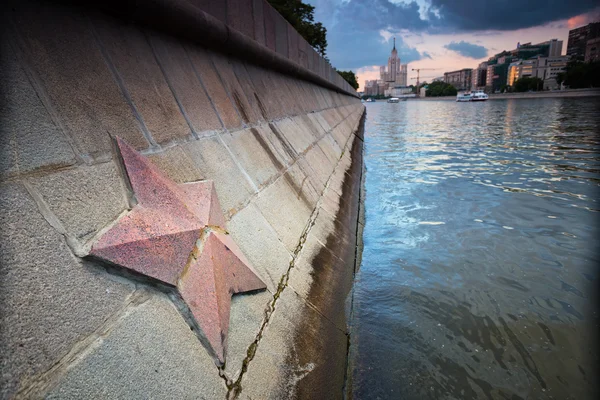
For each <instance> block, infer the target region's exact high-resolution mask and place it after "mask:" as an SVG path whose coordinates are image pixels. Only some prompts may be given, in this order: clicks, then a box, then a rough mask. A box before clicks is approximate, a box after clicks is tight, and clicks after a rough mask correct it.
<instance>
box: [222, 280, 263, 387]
mask: <svg viewBox="0 0 600 400" xmlns="http://www.w3.org/2000/svg"><path fill="white" fill-rule="evenodd" d="M271 301H273V295H272V293H271V292H269V291H263V292H258V293H252V294H244V293H240V294H236V295H234V296H233V297H232V298H231V316H230V321H229V334H228V338H227V363H226V364H225V373H226V374H227V377H228V378H229V379H231V380H232V381H235V380H236V379H237V378H238V376H239V374H240V372H241V371H242V365H243V361H244V359H245V358H246V356H247V355H248V348H249V347H250V345H251V344H252V342H254V340H256V336H257V335H258V332H259V331H260V327H261V325H262V323H263V320H264V318H265V310H266V309H267V307H268V306H269V303H270V302H271Z"/></svg>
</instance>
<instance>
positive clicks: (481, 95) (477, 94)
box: [471, 90, 489, 101]
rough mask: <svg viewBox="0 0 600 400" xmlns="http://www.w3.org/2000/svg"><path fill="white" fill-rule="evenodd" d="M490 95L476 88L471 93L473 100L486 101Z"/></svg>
mask: <svg viewBox="0 0 600 400" xmlns="http://www.w3.org/2000/svg"><path fill="white" fill-rule="evenodd" d="M487 99H489V96H488V95H487V94H485V92H484V91H483V90H476V91H474V92H473V94H472V95H471V101H486V100H487Z"/></svg>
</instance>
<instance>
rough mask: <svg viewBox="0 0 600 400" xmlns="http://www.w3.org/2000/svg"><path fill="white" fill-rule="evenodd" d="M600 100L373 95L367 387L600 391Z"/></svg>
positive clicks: (363, 340) (384, 390) (359, 304)
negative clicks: (384, 98) (598, 370)
mask: <svg viewBox="0 0 600 400" xmlns="http://www.w3.org/2000/svg"><path fill="white" fill-rule="evenodd" d="M599 132H600V99H599V98H594V99H527V100H499V101H488V102H485V103H455V102H449V101H432V102H428V101H421V102H418V101H407V102H402V103H398V104H388V103H384V102H377V103H370V104H367V121H366V126H365V165H366V175H365V188H366V200H365V210H366V223H365V227H364V237H363V239H364V253H363V259H362V264H361V267H360V270H359V271H358V272H357V274H356V282H355V287H354V293H353V297H354V302H353V311H352V318H351V334H352V335H351V348H350V349H351V366H352V368H351V378H352V381H351V382H352V392H353V397H354V398H355V399H486V398H494V399H587V398H594V397H595V394H597V385H596V383H595V382H596V380H597V377H596V375H595V368H594V366H597V363H598V352H597V347H596V346H595V339H597V332H598V322H599V318H598V308H597V307H598V302H597V290H598V288H599V285H598V278H599V276H598V269H599V260H600V255H599V252H598V251H597V249H596V246H597V243H598V238H600V235H599V233H600V232H599V230H600V229H599V222H600V221H599V217H600V213H599V211H600V204H599V189H600V138H599Z"/></svg>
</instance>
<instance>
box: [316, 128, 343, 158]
mask: <svg viewBox="0 0 600 400" xmlns="http://www.w3.org/2000/svg"><path fill="white" fill-rule="evenodd" d="M317 145H318V146H319V147H320V148H321V150H322V151H323V153H324V154H325V155H326V156H327V159H328V160H329V161H330V162H331V163H332V164H333V165H335V164H336V163H337V162H338V160H339V159H340V157H341V156H342V147H340V146H339V145H338V144H337V142H336V141H335V140H334V139H333V137H332V136H331V135H325V136H324V137H323V138H322V139H321V140H319V142H318V143H317Z"/></svg>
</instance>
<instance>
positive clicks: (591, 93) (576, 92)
mask: <svg viewBox="0 0 600 400" xmlns="http://www.w3.org/2000/svg"><path fill="white" fill-rule="evenodd" d="M489 96H490V98H489V99H490V100H504V99H545V98H558V97H595V96H600V89H596V88H594V89H569V90H552V91H545V92H524V93H498V94H490V95H489ZM411 100H412V99H411ZM417 100H426V101H432V100H452V101H454V100H456V96H443V97H421V98H418V99H417Z"/></svg>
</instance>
